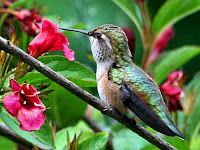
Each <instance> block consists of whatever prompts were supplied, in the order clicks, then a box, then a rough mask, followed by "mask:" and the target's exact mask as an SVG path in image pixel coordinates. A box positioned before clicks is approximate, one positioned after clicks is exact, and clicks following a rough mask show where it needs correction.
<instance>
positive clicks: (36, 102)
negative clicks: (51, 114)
mask: <svg viewBox="0 0 200 150" xmlns="http://www.w3.org/2000/svg"><path fill="white" fill-rule="evenodd" d="M10 86H11V88H12V90H13V92H12V93H10V94H8V95H7V96H6V97H5V99H4V101H3V103H4V106H5V108H6V110H7V111H8V112H9V113H10V114H11V115H13V116H16V118H17V119H18V120H19V121H20V123H21V124H20V128H21V129H22V130H25V131H33V130H39V129H40V127H41V126H42V125H43V124H44V121H45V115H44V113H43V112H44V111H45V110H46V107H45V106H44V104H43V103H42V102H41V101H40V99H39V97H38V93H39V92H37V90H36V89H35V88H34V87H33V86H32V85H29V84H26V83H23V84H22V85H19V84H18V83H17V82H16V80H14V79H10Z"/></svg>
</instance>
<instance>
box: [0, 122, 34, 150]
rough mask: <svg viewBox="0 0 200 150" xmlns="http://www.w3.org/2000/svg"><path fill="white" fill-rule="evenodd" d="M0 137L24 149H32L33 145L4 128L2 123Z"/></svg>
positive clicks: (6, 127) (0, 124)
mask: <svg viewBox="0 0 200 150" xmlns="http://www.w3.org/2000/svg"><path fill="white" fill-rule="evenodd" d="M0 135H2V136H5V137H6V138H8V139H10V140H12V141H14V142H15V143H17V144H19V145H21V146H23V147H26V148H28V149H32V148H33V145H32V144H31V143H29V142H27V141H26V140H24V139H23V138H21V137H20V136H19V135H17V134H16V133H15V132H13V131H12V130H10V128H8V126H6V125H5V124H4V123H1V122H0Z"/></svg>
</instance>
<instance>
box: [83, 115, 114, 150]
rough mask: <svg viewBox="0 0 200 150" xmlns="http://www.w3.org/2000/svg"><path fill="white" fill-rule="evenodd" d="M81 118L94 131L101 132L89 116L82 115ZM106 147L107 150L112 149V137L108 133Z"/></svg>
mask: <svg viewBox="0 0 200 150" xmlns="http://www.w3.org/2000/svg"><path fill="white" fill-rule="evenodd" d="M83 120H84V121H85V122H86V123H87V124H88V125H89V126H90V127H91V128H92V130H93V131H94V132H103V131H104V130H103V129H102V128H101V127H100V126H99V125H98V124H97V123H96V122H95V121H94V120H93V119H92V118H90V117H89V116H87V115H85V116H84V117H83ZM107 148H108V149H109V150H114V148H113V144H112V137H111V136H110V135H109V138H108V142H107Z"/></svg>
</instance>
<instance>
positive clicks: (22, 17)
mask: <svg viewBox="0 0 200 150" xmlns="http://www.w3.org/2000/svg"><path fill="white" fill-rule="evenodd" d="M16 17H17V19H18V20H19V21H20V22H21V29H22V30H23V31H24V32H26V33H27V34H28V35H30V36H36V35H37V34H38V33H39V32H40V30H39V29H38V28H37V26H36V25H35V24H34V22H35V21H36V22H41V20H42V17H41V16H40V15H39V14H37V13H36V11H35V9H31V10H26V9H21V10H20V11H19V12H18V13H16Z"/></svg>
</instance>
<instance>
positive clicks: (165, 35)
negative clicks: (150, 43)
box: [149, 26, 174, 64]
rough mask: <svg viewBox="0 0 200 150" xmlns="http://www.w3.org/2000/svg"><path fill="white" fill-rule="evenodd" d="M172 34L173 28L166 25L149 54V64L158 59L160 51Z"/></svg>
mask: <svg viewBox="0 0 200 150" xmlns="http://www.w3.org/2000/svg"><path fill="white" fill-rule="evenodd" d="M173 35H174V30H173V27H172V26H169V27H167V28H166V29H165V31H164V32H163V33H162V34H161V35H160V37H159V38H158V40H157V41H156V44H155V46H154V48H153V49H152V51H151V54H150V56H149V63H150V64H151V63H153V62H154V61H155V60H156V59H158V57H159V56H160V55H161V53H162V52H163V50H164V49H165V47H166V46H167V44H168V43H169V41H170V40H171V38H172V37H173Z"/></svg>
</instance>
